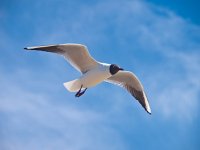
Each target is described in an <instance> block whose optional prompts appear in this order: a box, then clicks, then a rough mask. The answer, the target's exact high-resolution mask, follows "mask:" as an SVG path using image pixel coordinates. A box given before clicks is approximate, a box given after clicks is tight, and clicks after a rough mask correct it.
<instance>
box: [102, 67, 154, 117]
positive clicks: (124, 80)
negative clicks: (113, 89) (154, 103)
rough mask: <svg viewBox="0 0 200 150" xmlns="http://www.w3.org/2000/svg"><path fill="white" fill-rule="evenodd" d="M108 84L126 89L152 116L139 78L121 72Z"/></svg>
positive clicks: (109, 80) (110, 79)
mask: <svg viewBox="0 0 200 150" xmlns="http://www.w3.org/2000/svg"><path fill="white" fill-rule="evenodd" d="M106 82H109V83H113V84H116V85H119V86H121V87H123V88H125V89H126V90H127V91H128V92H129V93H130V94H131V95H132V96H133V97H135V99H136V100H138V101H139V103H140V104H141V105H142V107H143V108H144V109H145V110H146V111H147V112H148V113H149V114H151V108H150V106H149V102H148V100H147V97H146V94H145V92H144V89H143V87H142V84H141V83H140V81H139V80H138V78H137V77H136V76H135V75H134V74H133V73H132V72H129V71H119V72H118V73H116V74H115V75H113V76H111V77H110V78H108V79H107V80H106Z"/></svg>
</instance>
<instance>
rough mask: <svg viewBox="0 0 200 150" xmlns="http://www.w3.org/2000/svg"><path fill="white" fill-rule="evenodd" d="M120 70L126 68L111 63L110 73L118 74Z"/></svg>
mask: <svg viewBox="0 0 200 150" xmlns="http://www.w3.org/2000/svg"><path fill="white" fill-rule="evenodd" d="M119 70H124V69H123V68H120V67H119V66H118V65H115V64H111V65H110V73H111V74H112V75H114V74H116V73H117V72H118V71H119Z"/></svg>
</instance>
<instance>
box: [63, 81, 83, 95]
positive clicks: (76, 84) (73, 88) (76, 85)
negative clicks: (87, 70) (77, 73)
mask: <svg viewBox="0 0 200 150" xmlns="http://www.w3.org/2000/svg"><path fill="white" fill-rule="evenodd" d="M63 85H64V87H65V88H66V89H67V90H68V91H70V92H77V91H78V90H79V89H80V87H81V83H80V80H78V79H75V80H72V81H69V82H65V83H63Z"/></svg>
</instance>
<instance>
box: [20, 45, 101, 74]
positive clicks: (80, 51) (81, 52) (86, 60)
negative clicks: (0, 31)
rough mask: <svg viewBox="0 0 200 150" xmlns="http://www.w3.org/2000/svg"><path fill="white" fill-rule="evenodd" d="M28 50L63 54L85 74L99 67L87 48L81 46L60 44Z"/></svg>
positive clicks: (29, 48)
mask: <svg viewBox="0 0 200 150" xmlns="http://www.w3.org/2000/svg"><path fill="white" fill-rule="evenodd" d="M24 49H26V50H40V51H46V52H53V53H57V54H61V55H63V56H64V57H65V59H66V60H68V62H69V63H70V64H71V65H72V66H73V67H74V68H75V69H77V70H78V71H80V72H82V73H85V72H87V71H88V70H90V69H92V68H94V67H96V66H97V64H98V63H97V61H96V60H95V59H93V58H92V57H91V55H90V54H89V52H88V50H87V47H86V46H84V45H81V44H58V45H47V46H34V47H26V48H24Z"/></svg>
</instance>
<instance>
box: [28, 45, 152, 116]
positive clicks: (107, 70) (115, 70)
mask: <svg viewBox="0 0 200 150" xmlns="http://www.w3.org/2000/svg"><path fill="white" fill-rule="evenodd" d="M24 49H26V50H40V51H46V52H54V53H57V54H60V55H63V56H64V58H65V59H66V60H67V61H68V62H69V63H70V64H71V65H72V66H73V67H74V68H76V69H77V70H78V71H80V72H81V73H82V76H81V77H80V78H78V79H75V80H73V81H69V82H66V83H64V86H65V88H66V89H67V90H68V91H70V92H77V93H76V95H75V96H76V97H80V96H81V95H83V94H84V93H85V91H86V90H87V88H90V87H93V86H95V85H97V84H99V83H101V82H103V81H106V82H109V83H113V84H115V85H119V86H121V87H123V88H125V89H126V90H127V91H128V92H130V93H131V95H132V96H134V97H135V98H136V99H137V100H138V101H139V103H140V104H141V105H142V106H143V107H144V109H145V110H146V111H147V112H148V113H149V114H151V109H150V106H149V102H148V100H147V97H146V94H145V92H144V89H143V86H142V84H141V83H140V81H139V80H138V78H137V77H136V76H135V75H134V74H133V73H132V72H130V71H124V70H123V69H122V68H120V67H119V66H118V65H115V64H106V63H100V62H98V61H96V60H95V59H94V58H92V57H91V55H90V54H89V52H88V50H87V47H86V46H85V45H81V44H58V45H47V46H34V47H26V48H24Z"/></svg>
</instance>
